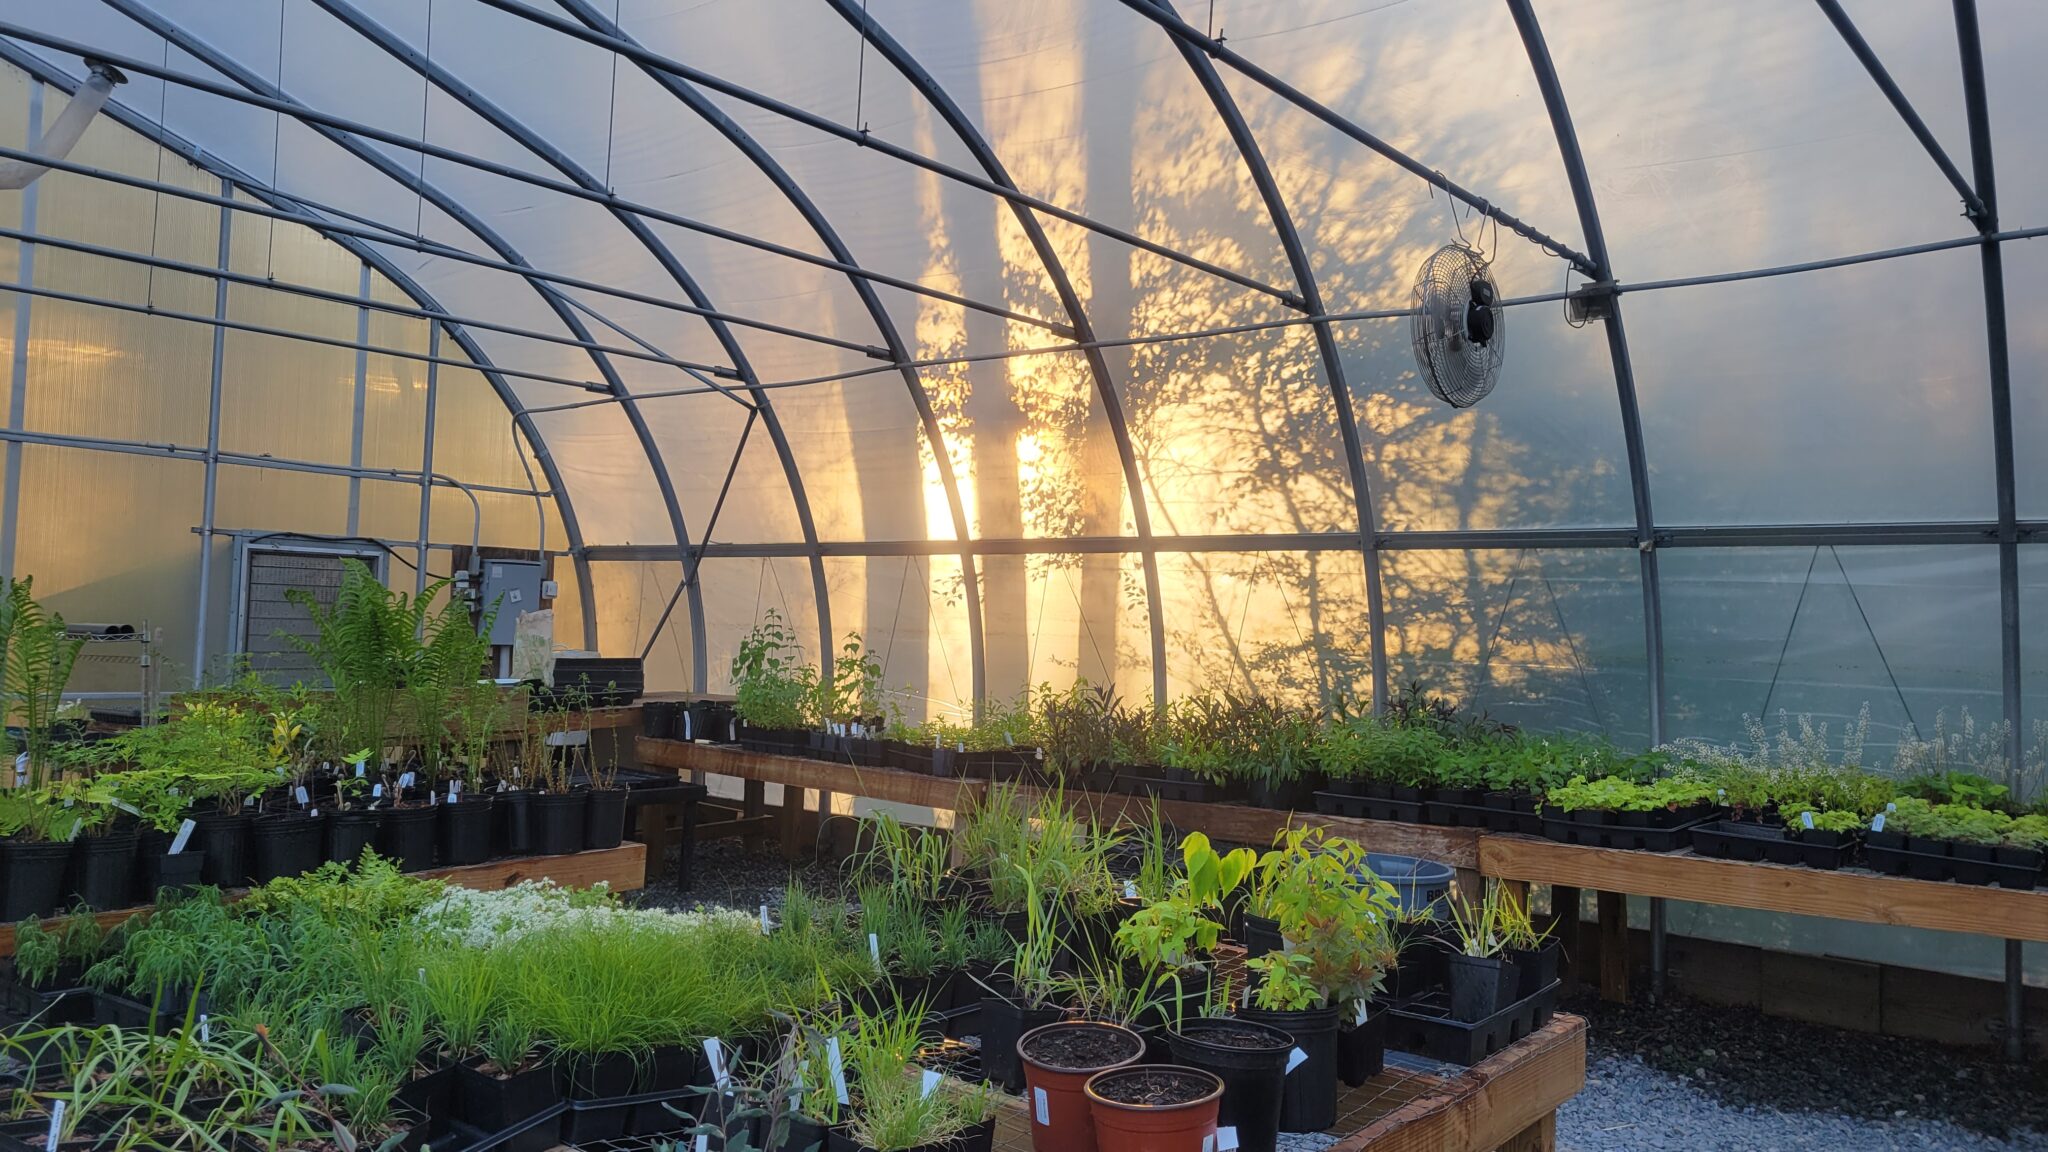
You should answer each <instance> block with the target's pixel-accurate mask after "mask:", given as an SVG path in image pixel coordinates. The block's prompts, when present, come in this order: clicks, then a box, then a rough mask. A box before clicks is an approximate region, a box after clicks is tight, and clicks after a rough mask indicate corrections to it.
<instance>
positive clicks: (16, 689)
mask: <svg viewBox="0 0 2048 1152" xmlns="http://www.w3.org/2000/svg"><path fill="white" fill-rule="evenodd" d="M0 644H4V646H5V651H4V652H0V658H4V660H0V687H4V688H5V690H6V694H7V714H8V718H9V719H10V720H12V721H13V722H15V723H17V724H19V725H20V727H21V742H22V746H23V749H24V751H25V752H26V753H27V756H28V762H27V765H26V767H27V769H28V771H27V773H26V779H25V780H18V781H17V783H25V784H26V785H27V786H28V787H31V788H36V787H41V786H42V785H44V784H46V783H47V782H49V780H50V779H51V777H52V773H53V771H54V769H55V765H54V764H53V763H52V762H51V751H52V749H53V748H54V747H55V746H56V736H55V733H54V732H53V731H52V726H53V725H54V723H55V721H56V718H57V711H58V709H59V708H60V707H62V705H63V703H64V686H65V685H66V684H69V683H70V682H71V669H72V667H73V665H75V664H76V663H77V661H78V653H79V650H80V649H82V648H83V647H85V641H84V640H83V639H81V638H78V637H75V636H69V635H67V634H66V633H65V630H64V618H63V617H62V616H59V615H57V614H55V613H47V612H45V611H44V610H43V606H42V605H41V604H39V603H37V602H36V598H35V595H34V583H33V578H31V577H27V576H24V577H22V578H21V579H19V580H12V581H9V582H8V585H7V595H6V597H5V599H0Z"/></svg>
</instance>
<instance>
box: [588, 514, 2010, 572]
mask: <svg viewBox="0 0 2048 1152" xmlns="http://www.w3.org/2000/svg"><path fill="white" fill-rule="evenodd" d="M1997 538H1998V525H1997V523H1996V522H1993V521H1988V520H1986V521H1966V522H1958V523H1952V524H1766V525H1740V526H1736V525H1730V526H1699V527H1674V528H1659V529H1658V530H1657V546H1658V547H1659V548H1811V547H1814V546H1816V545H1830V546H1835V547H1857V546H1890V547H1912V546H1919V545H1958V544H1962V545H1990V544H1995V543H1996V542H1997ZM2020 538H2021V539H2022V540H2023V541H2026V542H2030V543H2031V542H2042V541H2048V520H2030V521H2021V523H2020ZM1151 543H1152V550H1153V551H1155V552H1330V551H1344V550H1353V549H1356V548H1357V547H1358V534H1357V533H1355V532H1283V533H1272V534H1264V535H1201V536H1155V537H1153V538H1152V542H1151ZM1377 543H1378V545H1379V547H1381V548H1383V549H1386V550H1388V551H1393V552H1445V551H1462V550H1499V549H1511V548H1512V549H1518V548H1552V549H1575V548H1576V549H1592V548H1612V549H1622V548H1627V549H1634V548H1635V547H1636V533H1635V530H1634V529H1633V528H1524V529H1514V528H1504V529H1496V530H1466V531H1444V532H1382V533H1380V534H1379V536H1378V537H1377ZM818 550H819V552H820V553H821V554H822V555H825V556H848V557H870V556H940V555H957V554H958V553H960V552H961V551H963V548H962V546H961V545H960V543H959V542H958V541H954V540H868V541H860V540H824V541H820V542H819V544H818ZM964 550H966V551H971V552H973V553H975V554H977V555H981V556H1033V555H1102V554H1115V553H1126V552H1128V553H1141V552H1144V551H1145V546H1144V543H1143V542H1141V541H1139V540H1138V539H1136V538H1135V537H1125V536H1075V537H1065V538H1028V539H1027V538H1004V539H989V540H974V541H970V542H969V543H968V544H967V546H966V548H965V549H964ZM699 554H700V555H701V556H702V557H704V558H706V559H761V558H770V559H773V558H779V557H788V558H792V559H798V558H803V557H806V556H809V555H810V548H809V546H808V545H806V544H803V543H801V542H775V543H765V544H721V543H713V544H708V545H705V546H703V547H702V549H701V550H700V553H699ZM583 555H584V556H585V558H587V559H589V560H591V561H594V562H631V561H648V560H674V559H676V550H675V548H674V547H673V546H671V545H662V544H596V545H592V546H590V547H588V548H585V549H584V550H583Z"/></svg>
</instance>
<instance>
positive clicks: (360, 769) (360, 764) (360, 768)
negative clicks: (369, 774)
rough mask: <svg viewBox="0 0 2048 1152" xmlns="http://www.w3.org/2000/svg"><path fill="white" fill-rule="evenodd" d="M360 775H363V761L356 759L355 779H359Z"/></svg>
mask: <svg viewBox="0 0 2048 1152" xmlns="http://www.w3.org/2000/svg"><path fill="white" fill-rule="evenodd" d="M362 777H363V762H362V761H361V760H358V761H356V779H358V780H360V779H362Z"/></svg>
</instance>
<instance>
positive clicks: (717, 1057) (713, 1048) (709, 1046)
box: [704, 1036, 732, 1088]
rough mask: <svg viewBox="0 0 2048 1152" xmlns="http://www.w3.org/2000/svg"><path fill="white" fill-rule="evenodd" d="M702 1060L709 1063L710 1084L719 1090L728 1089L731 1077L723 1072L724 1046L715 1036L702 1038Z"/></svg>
mask: <svg viewBox="0 0 2048 1152" xmlns="http://www.w3.org/2000/svg"><path fill="white" fill-rule="evenodd" d="M704 1058H705V1059H706V1060H709V1061H710V1062H711V1082H712V1083H713V1084H716V1085H717V1086H718V1087H720V1088H726V1087H730V1086H731V1083H732V1076H731V1074H730V1073H728V1072H727V1071H726V1070H725V1045H723V1044H720V1043H719V1042H718V1037H716V1036H706V1037H705V1038H704Z"/></svg>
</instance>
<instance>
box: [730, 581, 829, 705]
mask: <svg viewBox="0 0 2048 1152" xmlns="http://www.w3.org/2000/svg"><path fill="white" fill-rule="evenodd" d="M731 677H732V692H733V710H734V711H735V712H736V713H738V714H739V718H740V719H741V720H744V721H746V722H747V723H748V724H750V725H753V726H754V727H756V728H784V729H788V728H807V727H809V726H810V725H811V723H812V721H813V720H814V719H816V713H815V711H814V707H815V705H816V702H817V700H818V691H819V690H818V669H817V668H816V667H815V666H814V665H811V664H807V663H805V662H804V659H803V648H802V646H801V645H800V644H799V643H798V640H797V635H796V629H794V628H792V627H790V626H789V625H788V624H786V623H784V622H783V619H782V615H781V613H779V612H777V611H776V610H775V609H773V608H770V609H768V612H767V615H765V616H763V617H762V619H761V622H760V623H758V624H756V625H754V627H753V628H752V629H751V630H750V631H748V633H747V634H746V636H745V637H744V638H743V639H741V641H740V643H739V647H738V648H737V649H736V650H735V651H734V652H733V657H732V669H731Z"/></svg>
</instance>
